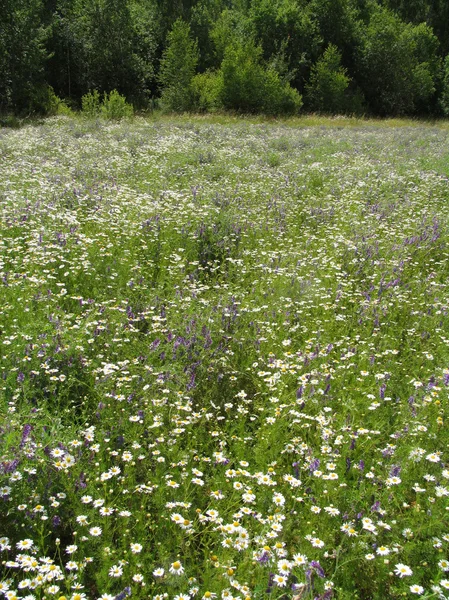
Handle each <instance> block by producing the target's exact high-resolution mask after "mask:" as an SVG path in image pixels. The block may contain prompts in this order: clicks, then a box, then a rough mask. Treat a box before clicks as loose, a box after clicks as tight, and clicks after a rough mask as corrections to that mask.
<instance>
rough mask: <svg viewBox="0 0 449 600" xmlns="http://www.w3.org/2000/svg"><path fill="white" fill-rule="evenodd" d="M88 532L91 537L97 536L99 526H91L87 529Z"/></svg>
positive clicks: (99, 531) (99, 529) (99, 530)
mask: <svg viewBox="0 0 449 600" xmlns="http://www.w3.org/2000/svg"><path fill="white" fill-rule="evenodd" d="M89 533H90V535H91V536H93V537H98V536H99V535H101V527H91V528H90V529H89Z"/></svg>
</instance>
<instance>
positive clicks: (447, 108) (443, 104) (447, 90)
mask: <svg viewBox="0 0 449 600" xmlns="http://www.w3.org/2000/svg"><path fill="white" fill-rule="evenodd" d="M440 108H441V111H442V113H443V115H444V116H445V117H449V54H448V55H447V56H446V58H445V59H444V69H443V89H442V93H441V98H440Z"/></svg>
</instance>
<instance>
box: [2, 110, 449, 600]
mask: <svg viewBox="0 0 449 600" xmlns="http://www.w3.org/2000/svg"><path fill="white" fill-rule="evenodd" d="M448 142H449V130H448V129H447V128H444V127H443V126H437V125H435V126H430V125H415V126H403V127H385V126H381V125H376V124H370V123H366V124H360V125H356V126H352V127H346V126H345V127H343V126H338V121H336V122H335V123H334V124H332V122H331V121H329V123H328V125H326V126H324V125H323V126H319V125H316V126H305V125H304V124H301V122H300V121H298V123H297V124H296V125H294V124H293V125H292V124H288V123H283V124H282V123H276V122H274V123H263V122H259V123H258V122H255V121H245V120H241V121H239V120H234V121H229V122H228V123H221V124H220V123H218V122H213V121H207V120H200V119H194V118H192V119H191V120H189V119H187V118H179V119H172V120H159V121H149V120H143V119H135V120H134V121H133V122H128V123H127V122H123V123H119V124H111V123H106V122H95V121H87V120H81V119H66V118H55V119H52V120H48V121H46V122H44V123H43V124H41V125H38V126H34V127H31V126H30V127H25V128H23V129H20V130H6V129H3V130H0V201H1V209H2V211H1V225H0V244H1V246H0V248H1V251H0V261H1V262H0V271H1V283H0V290H1V303H0V334H1V340H0V345H1V369H0V373H1V379H0V388H1V392H2V402H1V404H0V411H1V413H0V550H1V552H0V561H1V563H0V573H1V574H0V592H1V595H2V597H3V598H6V599H8V600H15V599H18V598H20V599H26V600H33V599H36V600H43V599H44V598H45V599H52V598H55V599H56V600H57V599H60V598H63V599H64V598H65V599H67V600H91V599H92V600H97V599H98V600H100V599H101V600H112V599H117V600H123V599H125V598H126V597H128V596H131V597H132V598H136V599H139V600H140V599H146V598H150V599H153V600H162V599H168V600H188V599H189V598H198V599H202V600H206V599H209V598H218V599H223V600H232V599H233V598H235V599H237V598H238V599H241V600H245V599H248V600H249V599H251V598H253V599H255V600H259V599H262V598H266V599H267V600H269V599H273V600H274V599H280V598H283V599H288V598H296V599H297V600H299V599H301V600H304V599H321V600H324V599H331V598H335V599H356V598H359V599H365V600H368V599H376V600H382V599H389V598H393V599H396V598H402V597H411V598H413V597H418V596H420V597H421V598H449V512H448V509H449V436H448V433H447V423H449V415H448V411H449V409H448V392H449V315H448V311H449V293H448V292H449V290H448V285H449V262H448V257H449V219H448V217H449V181H448V176H449V149H448V148H449V144H448Z"/></svg>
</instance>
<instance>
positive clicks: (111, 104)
mask: <svg viewBox="0 0 449 600" xmlns="http://www.w3.org/2000/svg"><path fill="white" fill-rule="evenodd" d="M81 105H82V111H83V114H84V115H85V116H86V117H88V118H91V119H94V118H97V117H103V118H105V119H111V120H119V119H123V118H126V117H132V116H133V114H134V109H133V107H132V105H131V104H128V102H126V98H125V97H124V96H122V95H121V94H119V93H118V91H117V90H112V92H110V93H109V94H108V93H107V92H105V93H104V94H103V100H101V97H100V94H99V92H98V90H93V91H92V92H89V93H88V94H85V95H84V96H83V97H82V99H81Z"/></svg>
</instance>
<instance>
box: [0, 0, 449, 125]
mask: <svg viewBox="0 0 449 600" xmlns="http://www.w3.org/2000/svg"><path fill="white" fill-rule="evenodd" d="M448 7H449V4H448V3H447V2H446V0H413V2H412V1H407V2H406V1H405V0H211V1H209V0H170V1H168V0H26V1H25V0H4V7H3V8H2V11H1V13H0V112H3V113H6V112H15V113H18V114H34V113H42V114H45V113H51V112H52V106H53V105H54V97H55V95H56V96H57V97H58V98H61V99H63V100H64V101H65V103H66V104H67V105H69V106H71V107H73V108H79V107H80V105H81V98H82V96H84V95H85V94H86V93H93V92H94V90H97V91H98V92H99V93H100V94H103V93H105V92H106V93H109V92H111V91H113V90H117V91H118V92H119V93H120V94H121V95H123V96H124V97H126V99H127V100H128V101H129V102H132V104H133V105H134V107H135V108H138V109H144V108H147V107H154V106H155V105H157V104H159V103H160V105H161V106H162V107H163V108H165V109H167V110H171V111H190V110H192V111H194V110H208V111H211V110H217V109H232V110H237V111H242V112H264V113H272V114H279V113H291V112H297V111H298V110H299V108H300V107H301V106H302V105H303V102H304V109H305V110H309V111H319V112H330V113H345V112H346V113H371V114H375V115H400V114H415V115H433V116H438V115H446V114H447V112H448V108H447V107H448V100H447V98H448V97H449V81H448V76H447V55H448V53H449V46H448V43H449V42H448V40H449V8H448ZM245 54H246V56H245ZM241 82H244V85H243V88H244V89H242V90H241V91H239V90H237V88H236V86H239V87H240V86H241Z"/></svg>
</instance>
